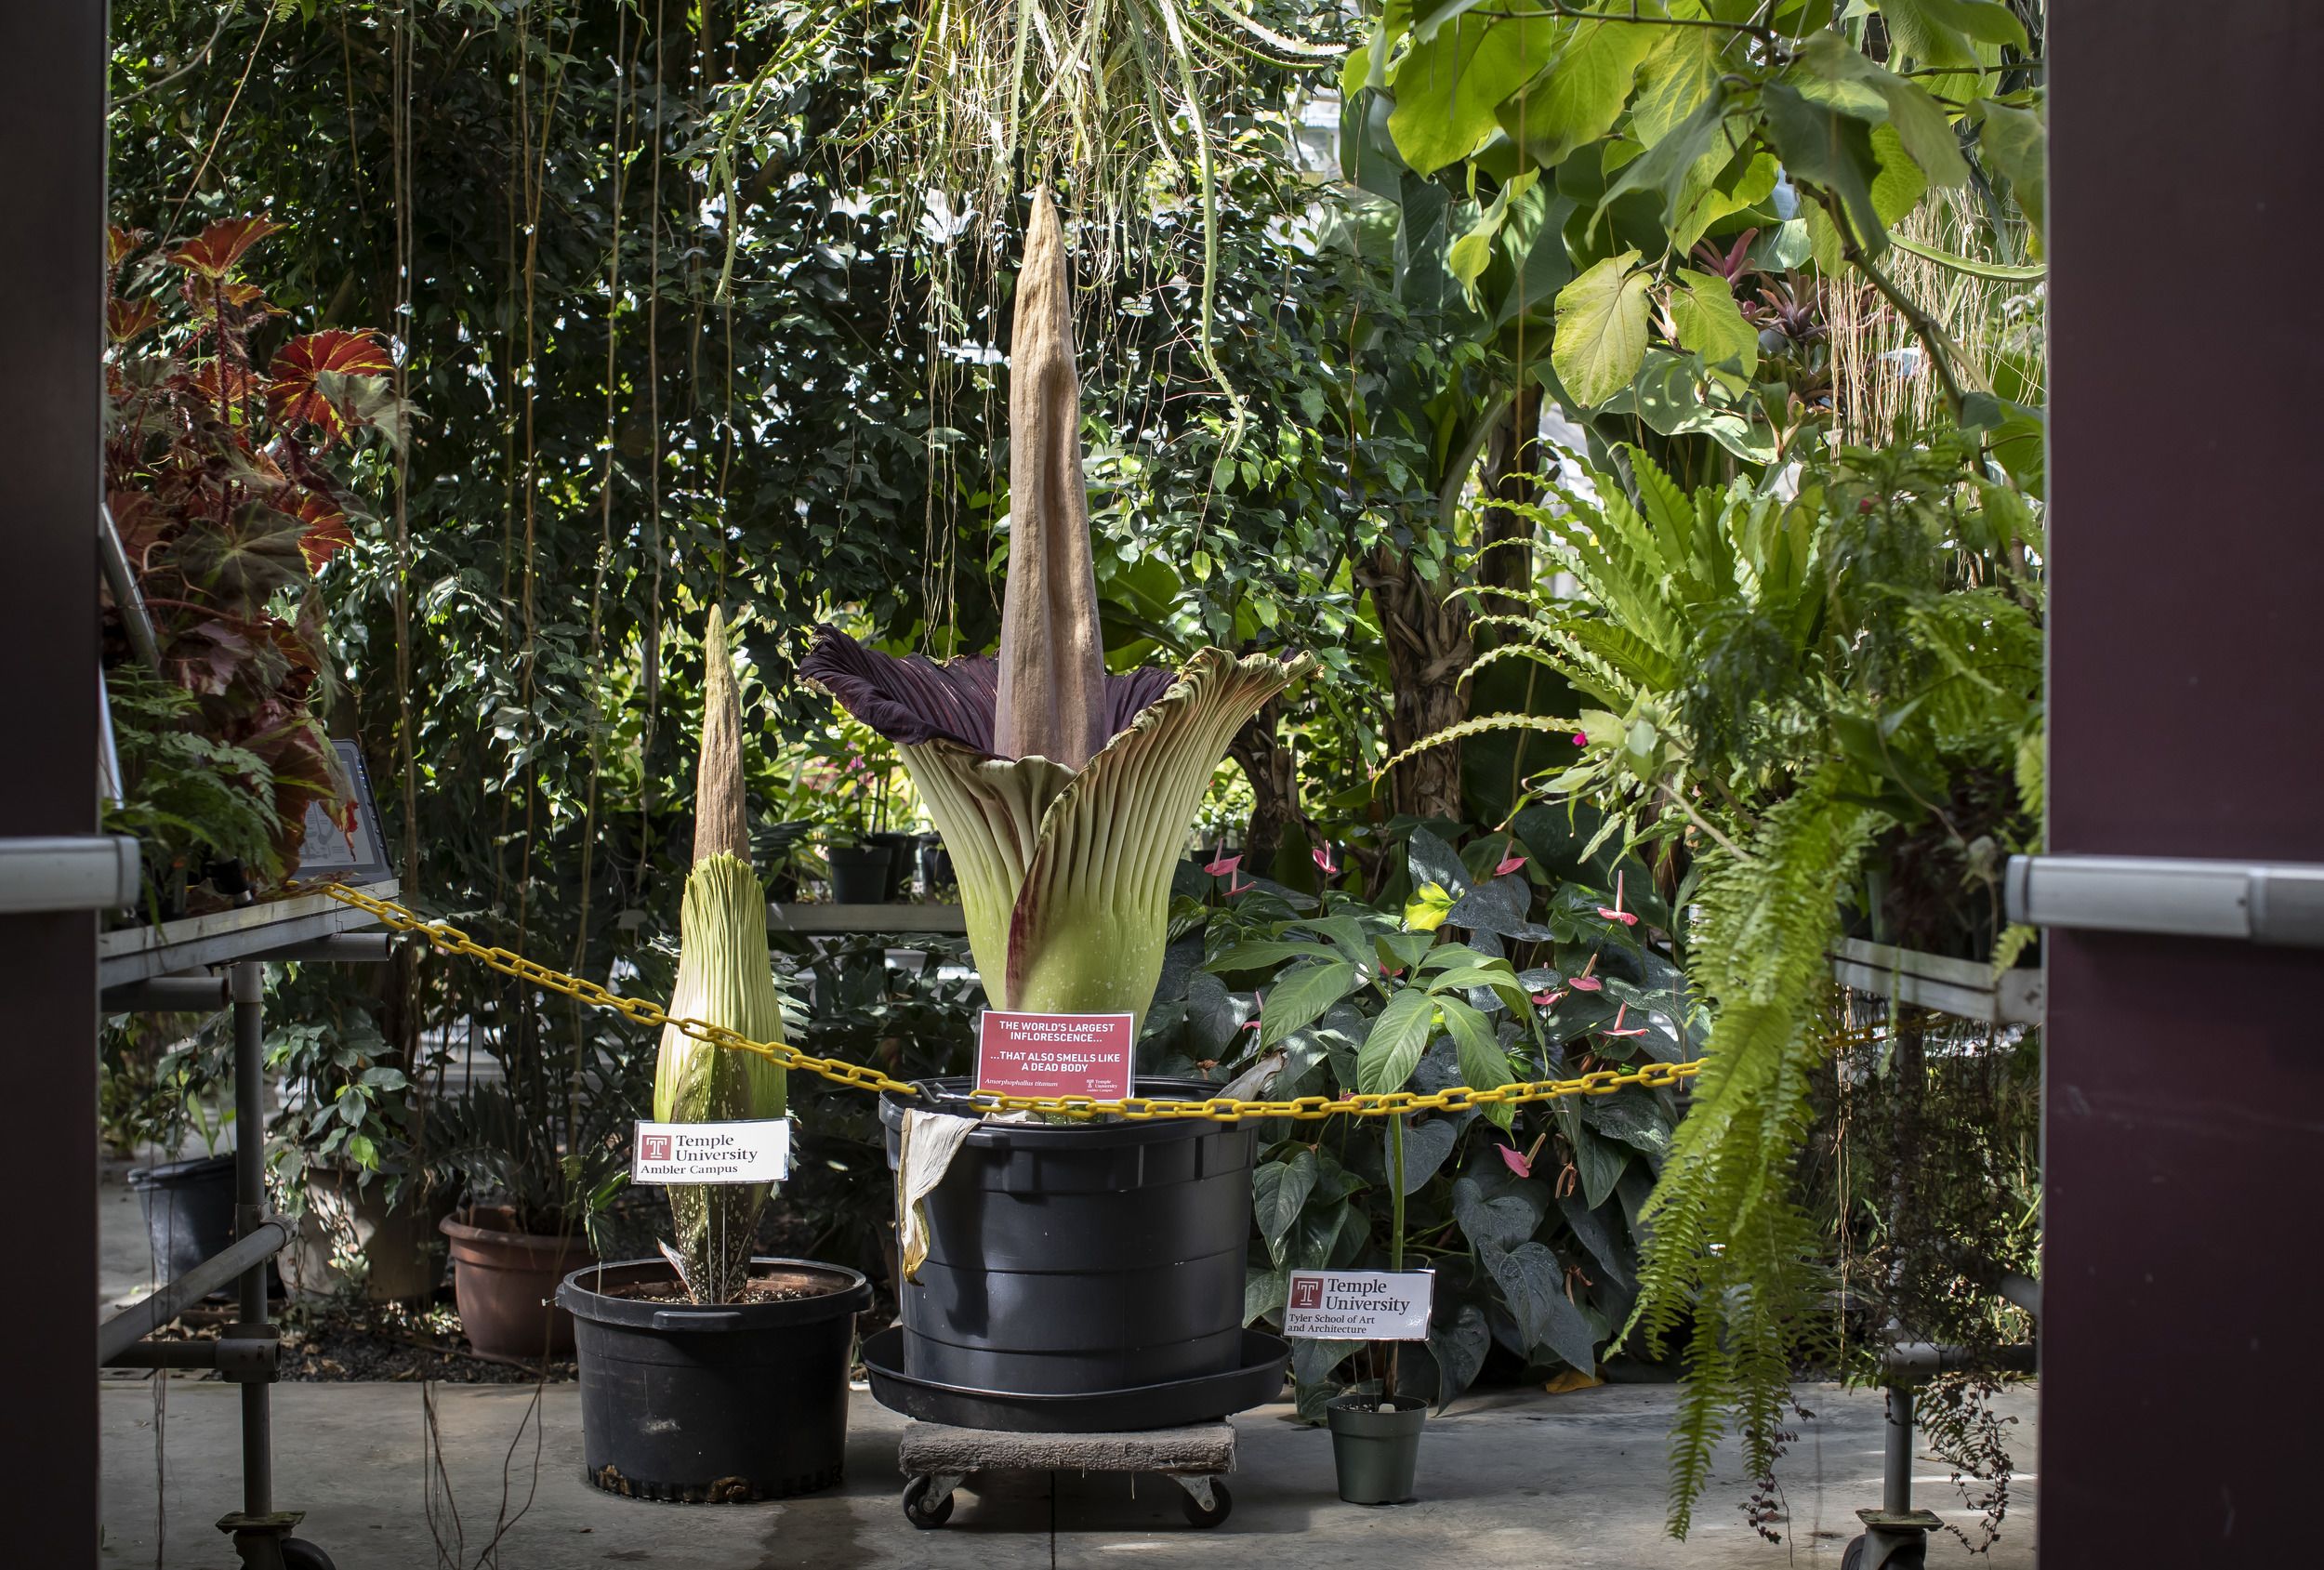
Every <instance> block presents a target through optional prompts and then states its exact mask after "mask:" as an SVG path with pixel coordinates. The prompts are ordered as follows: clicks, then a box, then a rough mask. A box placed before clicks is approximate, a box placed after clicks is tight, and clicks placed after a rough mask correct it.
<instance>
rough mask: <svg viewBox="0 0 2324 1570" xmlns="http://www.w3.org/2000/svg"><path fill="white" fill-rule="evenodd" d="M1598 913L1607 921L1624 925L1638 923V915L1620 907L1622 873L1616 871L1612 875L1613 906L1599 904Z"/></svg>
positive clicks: (1633, 925)
mask: <svg viewBox="0 0 2324 1570" xmlns="http://www.w3.org/2000/svg"><path fill="white" fill-rule="evenodd" d="M1598 914H1599V915H1600V916H1603V917H1605V918H1606V919H1607V920H1608V921H1618V922H1620V923H1621V924H1622V925H1623V926H1625V927H1635V926H1637V925H1638V917H1636V916H1635V915H1634V914H1632V913H1631V912H1630V911H1627V910H1624V909H1623V908H1622V874H1620V873H1616V874H1615V875H1614V904H1613V906H1612V907H1611V908H1608V907H1607V906H1605V905H1600V906H1599V907H1598Z"/></svg>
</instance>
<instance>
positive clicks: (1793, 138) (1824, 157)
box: [1760, 82, 1888, 254]
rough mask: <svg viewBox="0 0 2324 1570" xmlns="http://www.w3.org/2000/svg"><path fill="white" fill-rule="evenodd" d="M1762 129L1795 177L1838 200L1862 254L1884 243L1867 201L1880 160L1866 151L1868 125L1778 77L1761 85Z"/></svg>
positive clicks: (1869, 146) (1869, 141)
mask: <svg viewBox="0 0 2324 1570" xmlns="http://www.w3.org/2000/svg"><path fill="white" fill-rule="evenodd" d="M1760 103H1761V105H1762V107H1763V109H1764V110H1765V111H1766V114H1767V129H1768V132H1769V134H1770V135H1771V136H1773V137H1774V139H1775V142H1776V152H1777V153H1779V154H1781V156H1782V158H1783V164H1784V167H1785V169H1787V170H1788V171H1789V173H1790V175H1791V178H1792V179H1793V180H1794V181H1795V182H1805V183H1808V184H1811V185H1817V186H1821V187H1822V188H1823V189H1824V190H1826V191H1830V192H1831V193H1832V194H1833V195H1834V196H1836V197H1838V198H1839V199H1840V202H1841V204H1842V207H1844V208H1845V209H1846V211H1847V214H1848V219H1849V222H1850V224H1851V226H1852V227H1853V228H1854V229H1855V231H1856V240H1857V243H1858V244H1861V245H1862V246H1863V247H1864V249H1865V251H1866V252H1867V253H1868V254H1877V253H1878V252H1880V251H1881V250H1882V249H1883V248H1884V247H1885V246H1886V245H1887V244H1888V231H1887V230H1886V229H1885V228H1884V227H1883V226H1882V223H1881V218H1880V214H1879V212H1878V211H1877V210H1876V209H1875V208H1874V206H1873V204H1872V182H1873V181H1874V180H1876V179H1878V178H1880V173H1881V166H1880V160H1879V158H1878V157H1877V156H1875V155H1874V153H1873V151H1872V137H1871V127H1870V126H1869V125H1866V124H1865V123H1864V122H1863V121H1862V120H1859V119H1857V118H1855V116H1854V115H1850V114H1842V113H1841V112H1839V111H1837V110H1835V109H1833V108H1831V107H1830V106H1829V104H1824V103H1816V102H1811V101H1810V100H1809V99H1807V98H1805V97H1804V96H1802V94H1801V93H1800V91H1799V90H1798V89H1797V88H1795V87H1792V86H1789V85H1788V84H1786V83H1782V82H1770V83H1768V84H1767V86H1765V87H1764V88H1763V89H1761V92H1760Z"/></svg>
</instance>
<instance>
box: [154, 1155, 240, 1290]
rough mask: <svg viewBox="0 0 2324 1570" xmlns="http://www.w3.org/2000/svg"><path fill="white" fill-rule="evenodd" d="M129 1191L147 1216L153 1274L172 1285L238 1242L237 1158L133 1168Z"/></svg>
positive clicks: (216, 1157) (204, 1158)
mask: <svg viewBox="0 0 2324 1570" xmlns="http://www.w3.org/2000/svg"><path fill="white" fill-rule="evenodd" d="M129 1186H130V1188H132V1189H134V1190H135V1191H136V1192H137V1196H138V1204H139V1206H140V1207H143V1209H144V1211H145V1232H146V1235H147V1237H148V1238H150V1239H151V1240H152V1247H153V1274H154V1277H155V1278H156V1279H157V1280H161V1281H172V1280H175V1279H176V1278H177V1277H178V1276H180V1275H183V1274H185V1273H186V1272H188V1271H190V1270H191V1269H192V1268H193V1267H194V1266H196V1265H198V1264H200V1263H201V1262H202V1261H203V1260H206V1259H208V1258H209V1257H210V1256H211V1255H213V1254H218V1253H223V1252H224V1251H225V1248H226V1246H227V1245H228V1244H230V1243H231V1242H233V1240H234V1158H233V1156H231V1154H229V1155H205V1156H197V1157H195V1158H194V1159H192V1160H191V1161H172V1162H170V1163H168V1164H167V1165H165V1166H161V1167H138V1168H131V1169H130V1172H129Z"/></svg>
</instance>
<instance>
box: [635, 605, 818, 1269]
mask: <svg viewBox="0 0 2324 1570" xmlns="http://www.w3.org/2000/svg"><path fill="white" fill-rule="evenodd" d="M726 641H727V640H726V618H725V616H724V615H723V614H722V613H720V612H719V611H717V610H715V609H714V610H712V611H711V613H710V625H709V627H708V629H707V631H706V633H705V634H704V637H703V646H704V649H705V652H706V661H707V664H706V671H705V677H704V680H703V689H702V710H703V712H702V752H701V760H700V762H699V764H698V766H697V772H696V773H695V776H694V862H693V871H692V872H691V873H690V874H688V875H687V878H686V894H685V901H684V904H683V905H682V906H681V908H680V917H679V957H678V984H677V987H676V989H675V991H674V992H673V993H672V995H671V998H670V1006H669V1012H670V1015H671V1017H672V1018H673V1019H681V1020H683V1019H692V1020H699V1021H701V1022H704V1023H706V1024H711V1025H722V1026H724V1027H725V1028H726V1029H728V1030H731V1031H733V1032H734V1033H736V1034H737V1035H739V1036H743V1037H745V1038H746V1039H747V1040H751V1041H765V1042H780V1041H782V1040H783V1039H784V1036H783V999H782V995H781V994H780V993H779V992H778V991H777V990H776V988H775V984H774V970H773V966H772V961H771V960H770V959H769V957H768V954H767V895H766V891H765V890H764V889H763V888H761V887H760V886H759V876H758V874H757V873H755V872H753V871H752V870H751V865H750V830H749V824H748V816H747V813H746V811H745V795H744V785H743V743H742V733H743V711H742V699H741V696H740V694H739V693H738V692H737V691H736V689H735V685H734V666H733V658H732V656H731V655H730V654H729V653H728V651H727V646H726ZM785 1089H786V1086H785V1082H784V1070H783V1067H782V1065H781V1064H779V1063H776V1062H772V1061H771V1060H769V1059H768V1058H765V1057H763V1056H760V1055H759V1054H758V1053H755V1052H741V1051H728V1050H724V1049H720V1048H718V1047H716V1046H713V1045H711V1044H710V1043H708V1042H705V1041H701V1040H697V1039H696V1038H695V1037H693V1036H688V1035H686V1034H684V1033H683V1032H681V1031H680V1030H679V1029H678V1028H677V1027H676V1026H675V1025H665V1026H663V1027H662V1048H661V1054H660V1056H659V1058H658V1059H657V1060H656V1061H655V1064H654V1121H655V1122H657V1123H719V1122H731V1121H742V1120H755V1119H763V1118H779V1117H781V1116H783V1115H784V1112H785ZM771 1192H772V1185H771V1184H768V1183H673V1184H672V1185H670V1189H669V1205H670V1220H671V1221H672V1223H673V1225H674V1226H675V1228H676V1231H677V1234H678V1235H677V1240H676V1242H675V1244H671V1243H664V1244H663V1245H662V1254H663V1257H664V1258H666V1259H667V1260H669V1262H670V1265H671V1267H672V1268H673V1269H675V1270H676V1271H677V1272H678V1278H679V1281H680V1284H681V1285H682V1286H684V1287H685V1289H686V1295H687V1296H688V1297H690V1298H691V1299H693V1300H694V1301H695V1302H697V1303H725V1302H733V1301H736V1300H739V1299H740V1298H741V1297H742V1295H743V1292H744V1288H745V1287H746V1286H747V1285H748V1282H749V1277H750V1252H751V1242H752V1239H753V1236H754V1235H755V1234H756V1233H757V1232H758V1229H759V1212H761V1211H762V1210H764V1209H765V1208H766V1204H767V1196H768V1194H770V1193H771Z"/></svg>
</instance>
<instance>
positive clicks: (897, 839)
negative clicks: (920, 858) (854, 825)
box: [864, 829, 917, 902]
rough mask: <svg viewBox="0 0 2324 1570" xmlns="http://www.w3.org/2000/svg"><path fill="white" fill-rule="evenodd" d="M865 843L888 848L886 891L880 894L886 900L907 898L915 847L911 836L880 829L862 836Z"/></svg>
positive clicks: (909, 890)
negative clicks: (875, 832)
mask: <svg viewBox="0 0 2324 1570" xmlns="http://www.w3.org/2000/svg"><path fill="white" fill-rule="evenodd" d="M864 839H865V843H867V844H872V845H885V846H886V847H887V848H888V891H887V892H886V893H885V894H883V895H882V896H881V898H882V899H884V900H888V901H899V902H900V901H903V900H905V899H909V898H910V897H911V893H912V862H913V852H914V851H915V850H916V849H917V847H916V845H915V844H914V841H913V838H912V836H910V835H908V834H898V833H896V832H894V831H893V830H890V829H881V830H880V831H879V832H878V833H877V834H867V835H865V836H864Z"/></svg>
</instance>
